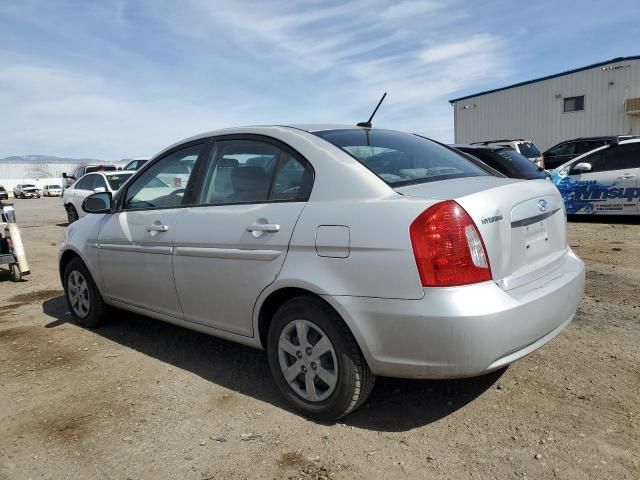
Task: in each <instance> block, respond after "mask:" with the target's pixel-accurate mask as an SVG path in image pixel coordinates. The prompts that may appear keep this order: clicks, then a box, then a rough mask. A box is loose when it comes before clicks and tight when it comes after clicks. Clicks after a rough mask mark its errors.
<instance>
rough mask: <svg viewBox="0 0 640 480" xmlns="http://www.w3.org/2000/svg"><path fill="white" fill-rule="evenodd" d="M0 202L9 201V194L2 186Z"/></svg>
mask: <svg viewBox="0 0 640 480" xmlns="http://www.w3.org/2000/svg"><path fill="white" fill-rule="evenodd" d="M0 200H9V192H7V189H6V188H4V187H3V186H2V185H0Z"/></svg>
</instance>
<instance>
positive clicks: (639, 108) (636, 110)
mask: <svg viewBox="0 0 640 480" xmlns="http://www.w3.org/2000/svg"><path fill="white" fill-rule="evenodd" d="M624 113H626V114H627V115H640V97H636V98H627V99H626V100H625V101H624Z"/></svg>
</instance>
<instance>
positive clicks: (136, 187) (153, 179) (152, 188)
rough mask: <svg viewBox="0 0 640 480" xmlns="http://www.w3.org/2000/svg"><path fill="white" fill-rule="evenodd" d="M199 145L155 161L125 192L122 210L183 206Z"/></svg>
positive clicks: (199, 149) (199, 148)
mask: <svg viewBox="0 0 640 480" xmlns="http://www.w3.org/2000/svg"><path fill="white" fill-rule="evenodd" d="M202 147H203V146H202V145H201V144H200V145H193V146H191V147H186V148H183V149H180V150H177V151H175V152H173V153H170V154H168V155H166V156H165V157H163V158H161V159H160V160H159V161H157V162H156V163H155V164H154V165H152V166H151V168H149V169H147V170H146V171H145V172H143V174H142V175H141V176H140V177H138V178H137V179H136V180H135V181H134V182H133V183H132V184H131V186H129V188H128V189H127V194H126V197H125V200H124V209H125V210H135V209H145V208H167V207H177V206H180V205H182V201H183V198H184V192H185V189H186V188H187V184H188V183H189V180H190V178H191V174H192V172H193V169H194V166H195V163H196V161H197V159H198V155H199V154H200V151H201V150H202Z"/></svg>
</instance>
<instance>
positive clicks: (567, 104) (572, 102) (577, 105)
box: [564, 95, 584, 113]
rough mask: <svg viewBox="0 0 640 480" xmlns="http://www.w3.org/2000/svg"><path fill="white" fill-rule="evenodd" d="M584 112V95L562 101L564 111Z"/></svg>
mask: <svg viewBox="0 0 640 480" xmlns="http://www.w3.org/2000/svg"><path fill="white" fill-rule="evenodd" d="M581 110H584V95H580V96H579V97H567V98H565V99H564V111H565V113H566V112H579V111H581Z"/></svg>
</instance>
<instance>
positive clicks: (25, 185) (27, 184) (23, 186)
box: [22, 183, 36, 188]
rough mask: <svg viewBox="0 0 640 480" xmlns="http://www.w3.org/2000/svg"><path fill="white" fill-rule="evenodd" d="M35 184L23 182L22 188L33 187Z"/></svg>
mask: <svg viewBox="0 0 640 480" xmlns="http://www.w3.org/2000/svg"><path fill="white" fill-rule="evenodd" d="M35 187H36V186H35V185H31V184H30V183H25V184H24V185H22V188H35Z"/></svg>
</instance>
